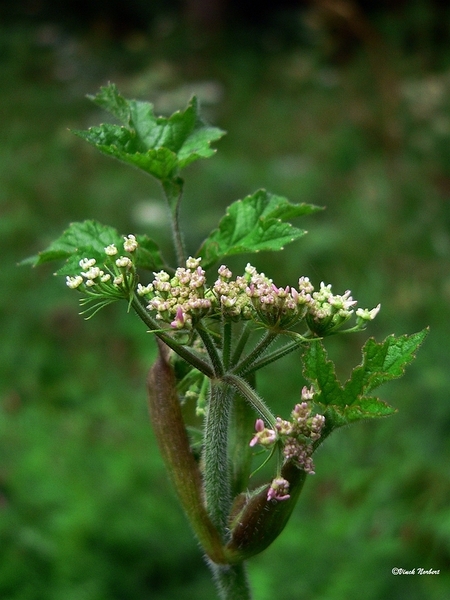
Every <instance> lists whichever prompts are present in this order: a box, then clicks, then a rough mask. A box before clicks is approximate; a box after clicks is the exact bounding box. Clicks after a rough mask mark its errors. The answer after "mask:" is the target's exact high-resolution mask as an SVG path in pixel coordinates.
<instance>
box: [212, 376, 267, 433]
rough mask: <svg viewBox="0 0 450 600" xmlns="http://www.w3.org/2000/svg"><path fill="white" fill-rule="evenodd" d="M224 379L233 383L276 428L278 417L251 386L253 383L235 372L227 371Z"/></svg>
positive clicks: (230, 383)
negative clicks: (276, 417)
mask: <svg viewBox="0 0 450 600" xmlns="http://www.w3.org/2000/svg"><path fill="white" fill-rule="evenodd" d="M222 381H224V382H225V383H228V384H229V385H232V386H233V387H234V388H235V389H236V390H237V391H238V392H239V393H240V394H241V395H242V396H243V397H244V398H245V399H246V400H247V402H249V403H250V404H251V406H252V407H253V408H254V409H255V411H256V412H257V413H258V414H259V415H260V416H261V417H262V418H263V419H264V420H265V421H266V423H268V424H269V425H270V427H272V428H274V427H275V423H276V419H275V415H274V414H273V413H272V411H271V410H270V408H269V407H268V406H267V405H266V403H265V402H264V400H263V399H262V398H261V396H259V394H257V392H256V391H255V390H254V389H253V388H252V387H251V385H250V384H249V383H248V382H247V381H245V379H242V377H239V376H238V375H234V374H233V373H226V374H225V375H224V376H223V377H222Z"/></svg>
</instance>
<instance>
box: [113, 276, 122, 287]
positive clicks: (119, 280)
mask: <svg viewBox="0 0 450 600" xmlns="http://www.w3.org/2000/svg"><path fill="white" fill-rule="evenodd" d="M113 283H114V285H122V283H123V275H119V276H118V277H114V281H113Z"/></svg>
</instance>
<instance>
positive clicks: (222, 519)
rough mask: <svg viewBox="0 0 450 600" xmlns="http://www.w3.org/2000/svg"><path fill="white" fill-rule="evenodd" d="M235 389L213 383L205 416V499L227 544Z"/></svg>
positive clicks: (214, 521)
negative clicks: (229, 448) (229, 444)
mask: <svg viewBox="0 0 450 600" xmlns="http://www.w3.org/2000/svg"><path fill="white" fill-rule="evenodd" d="M233 394H234V390H233V389H232V388H231V387H230V386H228V385H226V384H224V383H222V382H221V381H219V380H217V379H212V380H211V392H210V397H209V403H208V411H207V413H206V422H205V440H204V442H205V443H204V463H205V497H206V506H207V510H208V514H209V516H210V517H211V521H212V522H213V524H214V525H215V527H216V528H217V529H218V531H219V533H220V535H221V537H222V540H223V543H224V544H225V543H226V542H227V541H228V539H227V532H228V516H229V514H230V508H231V502H232V499H231V473H230V464H229V456H228V430H229V425H230V417H231V402H232V399H233Z"/></svg>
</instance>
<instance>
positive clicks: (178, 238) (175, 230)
mask: <svg viewBox="0 0 450 600" xmlns="http://www.w3.org/2000/svg"><path fill="white" fill-rule="evenodd" d="M162 186H163V190H164V194H165V196H166V200H167V203H168V205H169V208H170V222H171V225H172V237H173V244H174V247H175V253H176V256H177V263H178V265H179V266H181V265H182V264H183V263H184V262H185V260H186V252H185V249H184V241H183V235H182V233H181V229H180V222H179V220H180V219H179V217H180V203H181V198H182V196H183V180H182V179H181V177H178V178H177V179H170V180H167V181H163V182H162Z"/></svg>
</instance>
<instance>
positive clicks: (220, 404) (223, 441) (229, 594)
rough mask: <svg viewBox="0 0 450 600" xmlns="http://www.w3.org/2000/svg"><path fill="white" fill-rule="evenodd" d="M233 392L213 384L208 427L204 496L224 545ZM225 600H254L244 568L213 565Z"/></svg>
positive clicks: (229, 494)
mask: <svg viewBox="0 0 450 600" xmlns="http://www.w3.org/2000/svg"><path fill="white" fill-rule="evenodd" d="M234 393H235V392H234V389H233V388H232V387H231V386H229V385H227V384H225V383H223V382H222V381H219V380H215V379H213V380H211V393H210V398H209V403H208V412H207V417H206V423H205V448H204V463H205V496H206V506H207V510H208V514H209V516H210V517H211V521H212V522H213V524H214V525H215V527H216V528H217V529H218V531H219V533H220V536H221V538H222V540H223V543H224V544H225V543H226V542H228V541H229V539H230V531H229V515H230V509H231V504H232V482H231V469H230V464H229V452H228V444H229V427H230V419H231V403H232V400H233V396H234ZM210 567H211V570H212V572H213V575H214V580H215V582H216V585H217V589H218V591H219V595H220V598H221V599H222V600H251V594H250V588H249V585H248V581H247V576H246V572H245V566H244V563H243V562H242V561H240V562H236V564H233V565H223V564H219V565H218V564H211V563H210Z"/></svg>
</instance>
